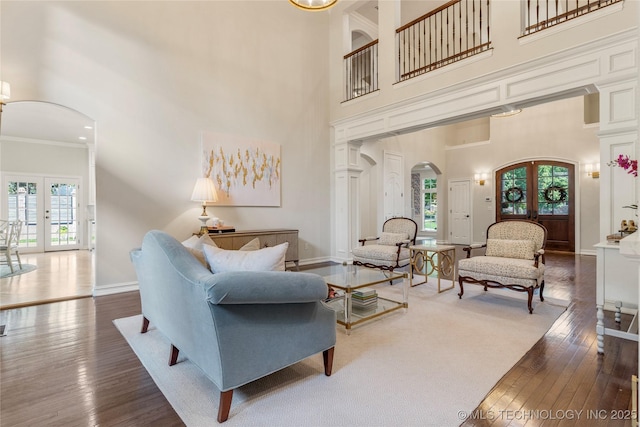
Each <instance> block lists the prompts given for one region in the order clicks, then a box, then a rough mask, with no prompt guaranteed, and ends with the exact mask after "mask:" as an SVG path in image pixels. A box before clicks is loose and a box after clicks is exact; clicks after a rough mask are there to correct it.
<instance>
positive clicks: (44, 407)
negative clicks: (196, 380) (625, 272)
mask: <svg viewBox="0 0 640 427" xmlns="http://www.w3.org/2000/svg"><path fill="white" fill-rule="evenodd" d="M546 278H547V286H546V289H545V295H547V296H550V297H559V298H566V299H570V300H571V301H572V303H571V305H570V307H569V308H568V310H567V311H566V313H564V314H563V315H562V316H561V317H560V318H559V319H558V321H557V322H556V323H555V324H554V326H553V327H552V328H551V329H550V330H549V332H548V333H547V334H546V335H545V336H544V337H543V338H542V339H541V340H540V341H539V342H538V343H537V344H536V345H535V346H534V347H533V348H532V349H531V350H530V351H529V352H528V353H527V354H526V355H525V356H524V357H523V358H522V359H521V360H520V362H519V363H518V364H517V365H516V366H514V367H513V368H512V369H511V370H510V371H509V372H508V373H507V374H506V375H505V376H504V377H503V378H502V380H501V381H500V382H499V383H498V384H497V385H496V386H495V387H494V389H493V390H492V391H491V392H490V393H489V394H488V395H487V396H486V398H485V400H484V401H483V402H482V404H481V405H480V406H479V407H478V408H477V409H476V411H475V412H474V414H473V418H474V419H468V420H467V421H466V422H464V424H463V425H464V426H507V425H509V426H520V425H526V426H556V425H562V426H564V425H578V426H618V425H631V422H630V421H629V420H628V419H627V420H624V419H623V420H615V419H614V417H616V416H618V418H625V417H626V416H625V413H624V411H625V410H627V409H629V408H630V400H631V392H630V379H631V375H632V374H634V373H636V372H637V371H638V345H637V343H636V342H632V341H627V340H622V339H619V338H613V337H609V336H607V337H605V352H606V353H605V355H604V356H601V355H598V354H597V351H596V335H595V322H596V318H595V257H590V256H574V255H562V254H549V255H548V257H547V273H546ZM139 312H140V301H139V296H138V293H137V292H130V293H126V294H119V295H112V296H103V297H98V298H85V299H79V300H73V301H66V302H59V303H53V304H45V305H38V306H33V307H26V308H19V309H13V310H5V311H2V312H0V316H1V319H0V320H2V321H0V323H5V322H6V323H7V324H8V331H7V332H8V335H7V336H5V337H2V338H0V346H1V357H2V359H1V361H0V425H2V426H27V425H28V426H51V425H60V426H63V425H64V426H88V425H100V426H116V425H117V426H147V425H153V426H172V425H182V421H181V420H180V418H179V417H178V416H177V415H176V413H175V412H174V411H173V409H172V408H171V406H170V405H169V404H168V403H167V401H166V400H165V398H164V397H163V395H162V393H160V391H159V390H158V388H157V387H156V386H155V384H154V382H153V380H152V379H151V377H150V376H149V375H148V374H147V372H146V370H145V369H144V367H143V366H142V365H141V364H140V362H139V361H138V359H137V358H136V356H135V355H134V353H133V352H132V351H131V349H130V348H129V346H128V345H127V343H126V341H125V340H124V338H122V336H121V335H120V333H119V332H118V331H117V330H116V328H115V327H114V326H113V323H112V321H113V319H117V318H120V317H125V316H130V315H134V314H138V313H139ZM579 411H582V412H581V413H580V412H579ZM627 418H628V417H627Z"/></svg>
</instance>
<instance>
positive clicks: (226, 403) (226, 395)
mask: <svg viewBox="0 0 640 427" xmlns="http://www.w3.org/2000/svg"><path fill="white" fill-rule="evenodd" d="M231 399H233V390H227V391H221V392H220V406H219V407H218V422H219V423H223V422H225V421H227V419H228V418H229V410H230V409H231Z"/></svg>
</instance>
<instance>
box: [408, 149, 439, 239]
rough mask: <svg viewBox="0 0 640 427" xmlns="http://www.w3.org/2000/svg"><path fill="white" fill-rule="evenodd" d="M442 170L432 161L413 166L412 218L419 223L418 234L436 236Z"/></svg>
mask: <svg viewBox="0 0 640 427" xmlns="http://www.w3.org/2000/svg"><path fill="white" fill-rule="evenodd" d="M440 175H441V172H440V169H438V167H437V166H435V165H434V164H432V163H430V162H420V163H417V164H415V165H414V166H413V167H412V168H411V219H413V220H414V221H415V222H416V224H418V234H419V235H420V236H427V237H432V238H436V236H437V231H438V224H439V222H440V220H441V218H440V217H441V215H439V214H438V192H439V190H440V188H439V184H441V183H440V182H439V180H438V178H439V177H440Z"/></svg>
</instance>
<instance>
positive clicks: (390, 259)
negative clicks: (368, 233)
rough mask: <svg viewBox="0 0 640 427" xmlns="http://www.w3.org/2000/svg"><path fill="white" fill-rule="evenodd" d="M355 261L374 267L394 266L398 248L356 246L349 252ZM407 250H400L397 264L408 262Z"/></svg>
mask: <svg viewBox="0 0 640 427" xmlns="http://www.w3.org/2000/svg"><path fill="white" fill-rule="evenodd" d="M351 252H352V253H353V257H354V259H355V260H358V261H361V262H368V263H370V264H375V265H387V266H395V264H396V258H397V257H398V247H397V246H388V245H366V246H357V247H355V248H353V250H352V251H351ZM409 257H410V254H409V249H407V248H404V247H403V248H401V249H400V258H399V259H398V263H399V264H400V265H402V264H403V263H404V262H407V263H408V261H409Z"/></svg>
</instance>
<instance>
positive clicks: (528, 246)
mask: <svg viewBox="0 0 640 427" xmlns="http://www.w3.org/2000/svg"><path fill="white" fill-rule="evenodd" d="M534 252H535V242H534V241H533V240H509V239H487V251H486V252H485V255H487V256H495V257H505V258H519V259H533V258H534V257H533V255H534Z"/></svg>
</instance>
